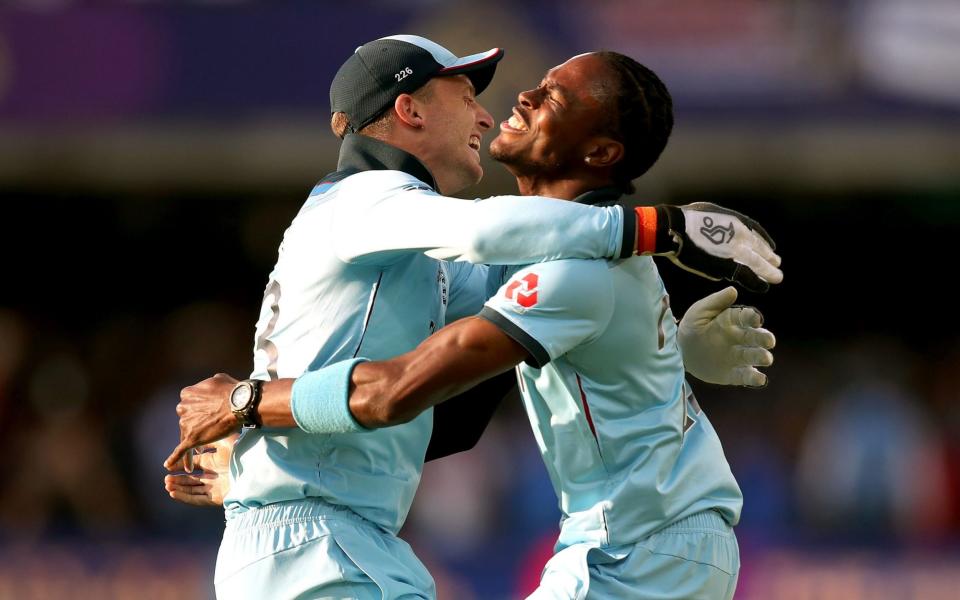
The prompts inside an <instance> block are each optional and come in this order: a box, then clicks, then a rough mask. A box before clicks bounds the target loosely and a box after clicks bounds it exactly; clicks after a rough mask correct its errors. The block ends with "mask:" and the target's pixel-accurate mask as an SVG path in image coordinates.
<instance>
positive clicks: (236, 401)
mask: <svg viewBox="0 0 960 600" xmlns="http://www.w3.org/2000/svg"><path fill="white" fill-rule="evenodd" d="M251 397H253V386H251V385H250V384H242V385H238V386H237V387H236V388H234V390H233V392H231V393H230V406H231V407H233V409H234V410H240V409H242V408H244V407H245V406H246V405H247V404H248V403H249V402H250V398H251Z"/></svg>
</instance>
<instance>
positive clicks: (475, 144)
mask: <svg viewBox="0 0 960 600" xmlns="http://www.w3.org/2000/svg"><path fill="white" fill-rule="evenodd" d="M469 146H470V147H471V148H473V149H474V150H479V149H480V138H478V137H477V136H472V137H471V138H470V144H469Z"/></svg>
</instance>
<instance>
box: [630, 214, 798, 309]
mask: <svg viewBox="0 0 960 600" xmlns="http://www.w3.org/2000/svg"><path fill="white" fill-rule="evenodd" d="M648 210H649V209H648ZM656 211H657V225H656V230H657V231H656V246H655V249H654V251H653V252H652V253H653V254H657V255H662V256H666V257H667V258H669V259H670V260H671V261H673V262H674V263H676V264H677V265H678V266H680V267H682V268H683V269H686V270H687V271H690V272H692V273H696V274H697V275H700V276H702V277H706V278H707V279H712V280H714V281H720V280H721V279H726V280H728V281H732V282H734V283H737V284H740V285H741V286H743V287H744V288H746V289H748V290H750V291H754V292H765V291H767V290H768V289H769V288H770V284H771V283H780V282H781V281H782V280H783V272H782V271H780V269H779V268H778V267H779V266H780V257H779V256H777V254H776V253H774V250H775V249H776V245H775V244H774V243H773V239H771V238H770V236H769V235H768V234H767V232H766V231H764V229H763V227H761V226H760V224H759V223H757V222H756V221H754V220H753V219H751V218H750V217H747V216H746V215H742V214H740V213H738V212H736V211H732V210H730V209H727V208H723V207H722V206H717V205H716V204H711V203H709V202H696V203H694V204H687V205H685V206H670V205H664V204H661V205H659V206H657V207H656Z"/></svg>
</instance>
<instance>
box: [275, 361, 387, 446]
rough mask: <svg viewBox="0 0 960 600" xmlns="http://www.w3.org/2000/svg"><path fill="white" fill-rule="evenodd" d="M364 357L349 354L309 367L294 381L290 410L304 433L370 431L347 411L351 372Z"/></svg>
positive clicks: (348, 409)
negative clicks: (343, 357) (324, 364)
mask: <svg viewBox="0 0 960 600" xmlns="http://www.w3.org/2000/svg"><path fill="white" fill-rule="evenodd" d="M366 361H367V359H365V358H352V359H350V360H344V361H341V362H338V363H334V364H332V365H327V366H326V367H323V368H322V369H320V370H319V371H308V372H306V373H304V374H303V375H301V376H300V377H298V378H297V380H296V381H294V382H293V392H292V393H291V396H290V410H291V412H292V413H293V420H294V421H296V422H297V425H298V426H299V427H300V429H302V430H304V431H306V432H307V433H349V432H355V431H370V430H369V429H367V428H366V427H364V426H363V425H361V424H360V423H358V422H357V420H356V419H355V418H354V417H353V414H352V413H351V412H350V374H351V373H353V369H354V367H356V366H357V365H358V364H359V363H362V362H366Z"/></svg>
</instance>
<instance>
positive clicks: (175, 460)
mask: <svg viewBox="0 0 960 600" xmlns="http://www.w3.org/2000/svg"><path fill="white" fill-rule="evenodd" d="M236 384H237V380H236V379H234V378H233V377H230V376H229V375H224V374H223V373H218V374H216V375H214V376H213V377H210V378H208V379H204V380H203V381H201V382H200V383H197V384H195V385H191V386H190V387H187V388H184V389H183V391H181V392H180V403H179V404H177V414H178V415H180V443H179V444H178V445H177V447H176V448H174V449H173V452H172V453H171V454H170V456H169V457H168V458H167V460H166V461H164V463H163V466H164V467H166V469H167V470H168V471H173V470H174V469H176V468H177V467H178V465H179V464H180V462H181V461H182V460H183V458H184V455H186V454H187V451H188V450H190V448H195V447H198V446H202V445H204V444H209V443H210V442H215V441H217V440H219V439H223V438H225V437H227V436H228V435H230V434H231V433H236V432H237V431H239V429H240V424H239V423H238V422H237V419H236V417H234V415H233V411H231V410H230V392H231V391H233V387H234V386H235V385H236ZM184 464H185V465H187V466H188V468H189V465H188V463H184Z"/></svg>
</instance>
